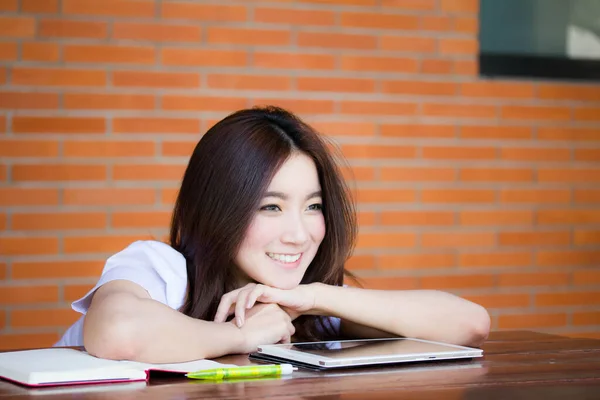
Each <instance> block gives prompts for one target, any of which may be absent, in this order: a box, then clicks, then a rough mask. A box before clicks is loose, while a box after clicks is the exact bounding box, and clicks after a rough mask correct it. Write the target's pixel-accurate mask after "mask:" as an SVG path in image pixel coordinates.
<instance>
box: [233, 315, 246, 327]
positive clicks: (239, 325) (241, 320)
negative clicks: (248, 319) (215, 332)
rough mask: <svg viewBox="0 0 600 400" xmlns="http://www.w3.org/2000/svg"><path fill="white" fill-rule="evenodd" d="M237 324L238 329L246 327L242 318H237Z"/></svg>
mask: <svg viewBox="0 0 600 400" xmlns="http://www.w3.org/2000/svg"><path fill="white" fill-rule="evenodd" d="M235 323H236V324H237V326H238V328H241V327H242V325H244V320H243V319H242V317H237V318H236V319H235Z"/></svg>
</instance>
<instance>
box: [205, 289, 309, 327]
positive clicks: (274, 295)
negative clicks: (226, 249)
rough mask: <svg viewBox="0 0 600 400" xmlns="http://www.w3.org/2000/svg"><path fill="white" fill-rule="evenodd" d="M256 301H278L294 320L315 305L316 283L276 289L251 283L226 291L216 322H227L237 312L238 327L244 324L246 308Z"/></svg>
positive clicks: (216, 315)
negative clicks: (287, 288)
mask: <svg viewBox="0 0 600 400" xmlns="http://www.w3.org/2000/svg"><path fill="white" fill-rule="evenodd" d="M256 302H260V303H276V304H279V306H280V307H281V308H282V309H283V310H284V311H286V312H287V313H288V314H289V315H290V317H291V319H292V321H293V320H294V319H296V318H297V317H298V316H300V315H301V314H303V313H305V312H307V311H309V310H311V309H313V308H314V306H315V290H314V284H308V285H299V286H297V287H296V288H294V289H289V290H284V289H276V288H273V287H270V286H266V285H261V284H256V283H249V284H247V285H246V286H244V287H241V288H239V289H236V290H233V291H231V292H229V293H226V294H224V295H223V297H221V302H220V304H219V307H218V308H217V313H216V314H215V322H225V320H226V319H227V317H228V316H230V315H231V314H234V313H235V323H236V325H237V326H238V327H241V326H242V325H243V324H244V317H245V313H246V310H249V309H251V308H252V307H253V306H254V305H255V303H256Z"/></svg>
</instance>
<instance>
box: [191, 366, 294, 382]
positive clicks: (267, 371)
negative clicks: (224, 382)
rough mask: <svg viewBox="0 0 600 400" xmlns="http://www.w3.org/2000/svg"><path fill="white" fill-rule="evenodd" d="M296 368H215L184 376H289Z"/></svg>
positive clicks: (229, 377)
mask: <svg viewBox="0 0 600 400" xmlns="http://www.w3.org/2000/svg"><path fill="white" fill-rule="evenodd" d="M297 369H298V368H296V367H294V366H292V365H291V364H267V365H249V366H244V367H231V368H216V369H207V370H204V371H196V372H190V373H187V374H185V376H187V377H188V378H191V379H207V380H221V379H248V378H262V377H266V376H280V375H289V374H291V373H292V372H293V371H295V370H297Z"/></svg>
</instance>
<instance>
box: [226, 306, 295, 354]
mask: <svg viewBox="0 0 600 400" xmlns="http://www.w3.org/2000/svg"><path fill="white" fill-rule="evenodd" d="M246 317H247V318H246V323H245V324H244V325H243V326H242V327H240V333H241V334H242V337H243V340H242V341H241V345H240V348H238V349H236V350H237V352H239V353H251V352H253V351H256V348H257V347H258V346H259V345H261V344H276V343H290V341H291V337H292V335H294V333H295V328H294V325H293V324H292V319H291V318H290V316H289V314H288V313H287V312H286V311H284V310H283V309H282V308H281V307H279V306H278V305H277V304H257V305H256V306H254V307H252V309H250V310H248V312H247V316H246Z"/></svg>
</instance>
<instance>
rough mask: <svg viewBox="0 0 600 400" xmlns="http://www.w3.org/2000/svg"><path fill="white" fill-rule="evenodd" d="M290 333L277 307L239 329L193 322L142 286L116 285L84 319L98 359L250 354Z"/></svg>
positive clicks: (98, 296) (87, 342) (102, 291)
mask: <svg viewBox="0 0 600 400" xmlns="http://www.w3.org/2000/svg"><path fill="white" fill-rule="evenodd" d="M266 327H268V328H266ZM290 327H291V328H290ZM290 329H292V330H293V325H292V324H291V321H290V319H289V316H288V315H287V314H286V313H285V312H284V311H282V310H281V309H280V308H279V307H278V306H277V305H271V307H270V308H267V307H263V308H261V309H257V310H256V312H254V313H252V315H249V316H248V321H247V324H246V325H245V326H244V327H243V328H242V329H240V328H238V327H237V326H235V325H234V324H233V323H231V322H222V323H215V322H209V321H203V320H199V319H194V318H190V317H188V316H186V315H184V314H182V313H181V312H179V311H177V310H173V309H171V308H169V307H168V306H166V305H164V304H162V303H160V302H157V301H155V300H152V299H151V298H150V296H149V294H148V292H147V291H146V290H145V289H143V288H142V287H141V286H139V285H137V284H135V283H133V282H130V281H126V280H115V281H111V282H108V283H106V284H104V285H102V286H101V287H100V288H99V289H98V290H97V291H96V293H95V294H94V297H93V298H92V303H91V305H90V308H89V310H88V312H87V314H86V317H85V319H84V326H83V341H84V346H85V348H86V350H87V351H88V352H89V353H90V354H93V355H95V356H97V357H102V358H110V359H121V360H134V361H142V362H150V363H165V362H184V361H190V360H195V359H201V358H216V357H219V356H222V355H225V354H231V353H244V352H249V351H252V350H253V349H255V348H256V345H258V344H262V343H277V342H278V341H280V340H281V339H282V338H286V337H289V336H290V335H291V334H293V331H290Z"/></svg>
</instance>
